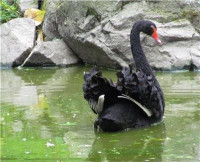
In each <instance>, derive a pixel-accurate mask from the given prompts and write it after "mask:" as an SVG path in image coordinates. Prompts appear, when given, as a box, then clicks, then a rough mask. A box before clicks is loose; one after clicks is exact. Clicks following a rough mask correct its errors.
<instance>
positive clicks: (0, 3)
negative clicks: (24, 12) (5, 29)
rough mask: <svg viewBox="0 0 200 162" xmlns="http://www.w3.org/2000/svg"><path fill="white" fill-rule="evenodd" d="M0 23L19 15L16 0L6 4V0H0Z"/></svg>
mask: <svg viewBox="0 0 200 162" xmlns="http://www.w3.org/2000/svg"><path fill="white" fill-rule="evenodd" d="M0 8H1V10H0V23H1V24H2V23H5V22H7V21H9V20H11V19H13V18H17V17H20V9H19V5H18V0H14V2H13V4H12V5H9V4H7V2H6V0H0Z"/></svg>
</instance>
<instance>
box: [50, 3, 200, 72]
mask: <svg viewBox="0 0 200 162" xmlns="http://www.w3.org/2000/svg"><path fill="white" fill-rule="evenodd" d="M189 6H190V7H188V4H187V3H185V2H172V1H169V2H166V3H165V2H163V1H149V2H145V1H137V2H126V1H106V2H105V1H78V2H77V1H64V2H63V3H61V5H60V6H59V7H58V8H57V9H56V12H54V13H55V14H54V15H55V20H56V21H55V23H56V26H57V31H58V32H59V35H60V36H61V37H62V38H63V39H64V41H65V42H66V43H67V44H68V45H69V47H70V48H71V49H72V50H73V51H74V52H75V53H76V54H77V55H78V56H79V57H80V58H81V59H82V60H83V62H86V63H89V64H97V65H101V66H106V67H112V68H117V67H120V66H128V64H129V63H131V62H132V54H131V50H130V38H129V37H130V31H131V28H132V26H133V24H134V22H135V21H137V20H140V19H148V20H152V21H154V22H155V23H156V24H157V26H158V32H159V33H160V37H161V39H162V41H163V42H164V45H163V46H161V47H159V46H157V45H156V43H154V41H153V40H152V39H151V38H149V37H147V36H145V35H142V36H141V43H142V45H143V48H144V51H145V54H146V56H147V59H148V61H149V62H150V64H151V65H152V66H153V68H154V69H165V70H171V69H183V68H188V67H189V66H190V65H191V64H194V66H195V67H198V68H200V65H199V62H198V61H196V60H198V59H199V57H200V56H199V55H200V54H199V38H200V37H199V34H198V31H199V30H198V29H199V28H200V24H199V21H196V19H197V20H198V17H199V16H200V12H199V9H200V4H198V3H195V4H190V5H189ZM190 15H193V16H190ZM182 19H183V20H182Z"/></svg>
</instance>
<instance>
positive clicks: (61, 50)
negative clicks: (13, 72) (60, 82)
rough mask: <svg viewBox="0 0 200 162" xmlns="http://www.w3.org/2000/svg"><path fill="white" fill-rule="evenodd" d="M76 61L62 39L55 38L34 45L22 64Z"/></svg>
mask: <svg viewBox="0 0 200 162" xmlns="http://www.w3.org/2000/svg"><path fill="white" fill-rule="evenodd" d="M78 61H79V59H78V58H77V57H76V56H75V55H74V53H73V52H72V51H71V50H70V48H69V47H68V46H67V45H66V44H65V43H64V41H63V40H59V39H57V40H54V41H48V42H43V43H41V44H38V45H36V46H35V48H34V49H33V51H32V52H31V54H30V55H29V57H28V58H27V59H26V60H25V61H24V63H23V65H22V66H28V67H30V66H67V65H71V64H76V63H78Z"/></svg>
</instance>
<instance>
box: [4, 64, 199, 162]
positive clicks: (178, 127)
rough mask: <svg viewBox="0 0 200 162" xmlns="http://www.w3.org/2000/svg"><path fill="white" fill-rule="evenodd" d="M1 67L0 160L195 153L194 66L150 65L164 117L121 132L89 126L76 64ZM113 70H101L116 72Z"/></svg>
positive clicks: (186, 157) (185, 156) (187, 156)
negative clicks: (164, 69) (156, 68)
mask: <svg viewBox="0 0 200 162" xmlns="http://www.w3.org/2000/svg"><path fill="white" fill-rule="evenodd" d="M89 69H90V67H70V68H63V69H22V70H18V69H14V70H11V69H10V70H1V118H0V122H1V138H0V140H1V158H2V160H16V161H22V160H34V161H38V160H44V161H47V160H50V161H95V162H96V161H159V162H160V161H164V162H165V161H166V162H168V161H181V162H182V161H189V162H190V161H191V162H195V161H200V73H199V72H176V73H175V72H173V73H169V72H168V73H156V76H157V78H158V80H159V82H160V84H161V86H162V88H163V91H164V93H165V98H166V111H165V116H164V121H163V122H162V123H160V124H157V125H155V126H151V127H147V128H142V129H136V130H131V131H128V132H120V133H95V132H94V129H93V122H94V120H95V119H96V115H95V114H93V112H92V111H91V110H90V108H89V106H88V103H87V102H86V101H85V100H84V99H83V92H82V84H83V79H82V75H83V71H88V70H89ZM115 73H116V71H109V70H103V74H104V75H105V76H106V77H109V78H113V79H114V80H115V78H116V76H115Z"/></svg>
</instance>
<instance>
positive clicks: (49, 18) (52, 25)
mask: <svg viewBox="0 0 200 162" xmlns="http://www.w3.org/2000/svg"><path fill="white" fill-rule="evenodd" d="M59 2H60V0H48V1H47V4H46V5H47V11H46V14H45V18H44V22H43V27H42V30H43V32H44V34H45V35H46V40H47V41H48V40H53V39H54V38H60V35H59V33H58V25H57V23H56V9H57V6H58V4H59Z"/></svg>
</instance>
